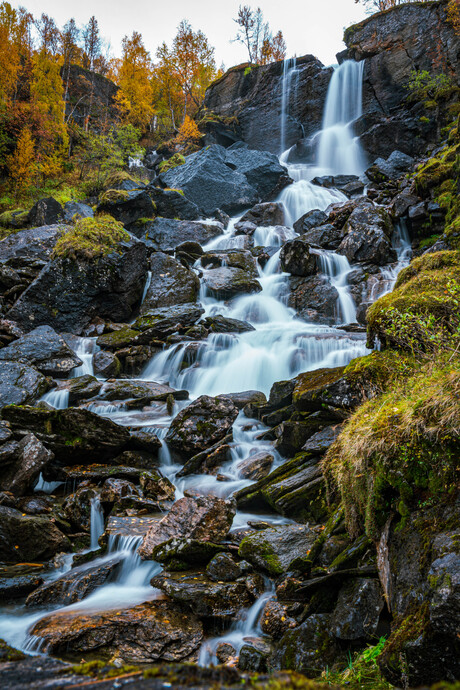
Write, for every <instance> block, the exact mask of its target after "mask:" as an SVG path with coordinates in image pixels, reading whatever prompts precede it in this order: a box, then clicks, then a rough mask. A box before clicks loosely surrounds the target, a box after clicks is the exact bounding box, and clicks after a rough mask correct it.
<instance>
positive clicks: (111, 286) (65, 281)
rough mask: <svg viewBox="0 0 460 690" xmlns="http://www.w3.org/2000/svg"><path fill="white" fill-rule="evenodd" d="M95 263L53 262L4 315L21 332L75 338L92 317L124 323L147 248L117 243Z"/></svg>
mask: <svg viewBox="0 0 460 690" xmlns="http://www.w3.org/2000/svg"><path fill="white" fill-rule="evenodd" d="M119 247H120V251H121V253H117V252H112V253H111V254H109V255H107V256H102V257H99V258H98V259H97V261H88V260H83V259H76V260H73V259H63V258H60V257H58V258H55V259H53V260H52V261H50V262H49V263H48V264H47V265H46V266H45V268H44V269H43V270H42V271H41V272H40V273H39V275H38V276H37V278H35V280H34V281H33V282H32V283H31V284H30V285H29V287H28V288H27V289H26V290H25V291H24V292H23V293H22V295H21V296H20V298H19V299H18V300H17V302H16V303H15V304H14V306H13V307H12V309H10V311H9V312H8V318H9V319H13V320H14V321H17V322H18V323H19V324H20V325H21V326H22V327H23V328H24V329H25V330H26V331H30V330H32V328H34V327H36V326H40V325H48V326H51V327H53V328H55V329H56V330H57V331H58V332H69V333H74V334H77V335H78V334H80V333H81V332H82V330H83V329H84V328H85V327H86V326H87V325H88V324H89V323H90V322H91V321H92V319H93V318H94V317H95V316H99V317H101V318H106V319H111V320H113V321H115V322H118V321H119V322H123V321H125V320H129V319H130V317H131V315H132V312H133V309H135V307H136V306H137V305H138V304H139V302H140V299H141V297H142V293H143V290H144V284H145V278H146V274H147V258H146V248H145V246H144V245H143V244H142V243H141V242H138V241H137V240H134V239H132V240H130V241H129V242H125V243H121V244H120V245H119Z"/></svg>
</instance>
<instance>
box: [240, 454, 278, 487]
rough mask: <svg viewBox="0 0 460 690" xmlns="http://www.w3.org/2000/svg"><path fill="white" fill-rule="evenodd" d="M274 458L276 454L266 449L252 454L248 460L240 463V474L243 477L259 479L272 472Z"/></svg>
mask: <svg viewBox="0 0 460 690" xmlns="http://www.w3.org/2000/svg"><path fill="white" fill-rule="evenodd" d="M273 460H274V456H273V455H271V454H270V453H266V452H264V451H261V452H260V453H255V454H254V455H250V456H249V457H248V458H247V459H246V460H243V461H242V462H240V463H238V466H237V470H238V476H239V477H241V478H242V479H253V480H254V481H258V480H259V479H262V478H263V477H266V476H267V475H268V474H269V473H270V469H271V466H272V465H273Z"/></svg>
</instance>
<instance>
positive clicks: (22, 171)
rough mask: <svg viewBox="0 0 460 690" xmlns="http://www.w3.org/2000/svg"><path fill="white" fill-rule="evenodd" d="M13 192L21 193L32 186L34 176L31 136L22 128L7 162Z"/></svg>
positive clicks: (33, 154)
mask: <svg viewBox="0 0 460 690" xmlns="http://www.w3.org/2000/svg"><path fill="white" fill-rule="evenodd" d="M7 164H8V168H9V173H10V177H11V179H12V180H13V181H14V186H15V190H16V191H17V192H22V191H24V190H25V189H27V188H28V187H30V185H31V184H32V180H33V177H34V174H35V152H34V142H33V139H32V134H31V132H30V129H29V128H28V127H24V129H23V130H22V131H21V134H20V135H19V138H18V142H17V145H16V149H15V151H14V153H13V154H12V155H11V156H10V157H9V158H8V160H7Z"/></svg>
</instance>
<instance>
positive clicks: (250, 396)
mask: <svg viewBox="0 0 460 690" xmlns="http://www.w3.org/2000/svg"><path fill="white" fill-rule="evenodd" d="M217 397H219V398H230V400H231V401H232V403H233V404H234V405H235V407H237V408H238V409H239V410H242V409H243V408H244V407H246V405H256V404H263V403H266V402H267V398H266V397H265V393H262V392H261V391H242V392H241V393H225V395H222V396H220V395H219V396H217Z"/></svg>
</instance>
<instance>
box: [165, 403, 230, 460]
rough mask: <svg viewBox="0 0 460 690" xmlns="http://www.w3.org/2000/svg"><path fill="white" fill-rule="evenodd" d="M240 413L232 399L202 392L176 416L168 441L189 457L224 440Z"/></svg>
mask: <svg viewBox="0 0 460 690" xmlns="http://www.w3.org/2000/svg"><path fill="white" fill-rule="evenodd" d="M237 416H238V408H237V407H236V406H235V405H234V404H233V402H232V401H231V400H230V399H229V398H224V397H222V398H211V397H209V396H208V395H202V396H201V397H199V398H198V399H197V400H195V401H194V402H192V403H191V404H190V405H189V406H188V407H186V408H185V409H183V410H182V411H181V412H179V414H178V415H177V416H176V417H175V418H174V419H173V421H172V424H171V427H170V429H169V431H168V433H167V435H166V441H167V443H168V444H169V446H170V447H171V449H172V450H174V451H175V452H177V453H178V455H179V456H181V457H187V456H189V457H190V456H192V455H194V454H196V453H199V452H201V451H203V450H205V449H206V448H209V447H210V446H212V445H213V444H214V443H217V441H220V440H221V439H223V438H224V436H226V434H228V432H229V431H230V429H231V428H232V426H233V422H234V421H235V419H236V418H237Z"/></svg>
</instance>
